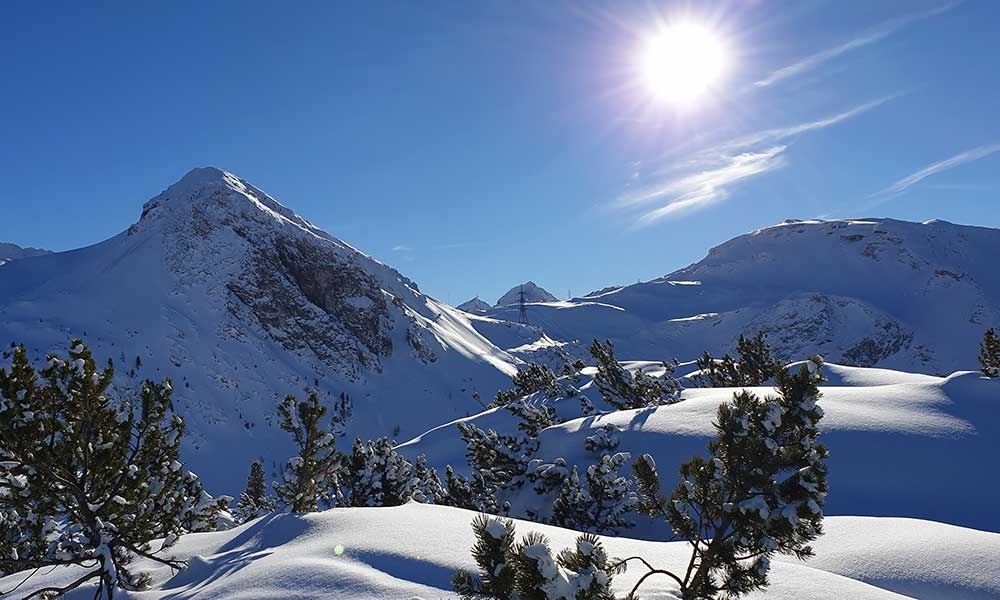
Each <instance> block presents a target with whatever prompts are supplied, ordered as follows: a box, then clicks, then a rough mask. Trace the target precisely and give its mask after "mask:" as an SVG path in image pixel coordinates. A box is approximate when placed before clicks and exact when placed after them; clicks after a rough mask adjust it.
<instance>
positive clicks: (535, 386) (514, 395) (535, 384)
mask: <svg viewBox="0 0 1000 600" xmlns="http://www.w3.org/2000/svg"><path fill="white" fill-rule="evenodd" d="M512 380H513V382H514V387H513V389H509V390H503V391H500V392H497V396H496V399H495V400H494V401H493V403H492V404H491V405H490V408H493V407H496V406H506V405H508V404H510V403H511V402H513V401H515V400H519V399H521V398H524V397H525V396H529V395H531V394H534V393H536V392H541V391H544V390H548V391H553V392H555V391H556V376H555V373H553V372H552V370H551V369H549V368H548V367H547V366H545V365H539V364H535V363H531V364H529V365H528V367H527V368H526V369H523V370H520V371H518V372H517V373H515V374H514V376H513V377H512Z"/></svg>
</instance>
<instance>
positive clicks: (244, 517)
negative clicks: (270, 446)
mask: <svg viewBox="0 0 1000 600" xmlns="http://www.w3.org/2000/svg"><path fill="white" fill-rule="evenodd" d="M273 511H274V498H272V497H271V496H269V495H268V494H267V479H266V477H265V475H264V465H263V463H261V462H260V461H259V460H255V461H253V462H252V463H250V474H249V475H248V476H247V487H246V489H245V490H243V493H242V494H240V499H239V501H238V502H237V503H236V510H235V511H234V514H233V516H234V517H236V522H237V523H246V522H247V521H250V520H253V519H256V518H257V517H260V516H263V515H266V514H267V513H270V512H273Z"/></svg>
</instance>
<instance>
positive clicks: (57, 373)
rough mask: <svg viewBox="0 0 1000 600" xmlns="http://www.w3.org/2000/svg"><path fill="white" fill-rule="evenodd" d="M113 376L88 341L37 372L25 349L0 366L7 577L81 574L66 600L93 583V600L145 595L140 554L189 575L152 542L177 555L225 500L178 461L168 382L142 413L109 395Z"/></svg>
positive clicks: (146, 392) (145, 392)
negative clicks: (178, 543)
mask: <svg viewBox="0 0 1000 600" xmlns="http://www.w3.org/2000/svg"><path fill="white" fill-rule="evenodd" d="M113 373H114V370H113V368H112V367H111V364H110V363H108V366H107V367H105V368H104V369H101V370H98V369H97V366H96V364H95V362H94V359H93V357H92V355H91V352H90V350H89V349H87V347H86V346H85V345H84V344H83V343H82V342H81V341H80V340H74V341H73V342H72V344H71V349H70V351H69V357H68V359H67V360H64V359H61V358H59V357H58V356H56V355H50V356H49V360H48V365H47V366H46V367H45V368H44V369H43V370H41V371H40V372H36V371H35V369H34V368H33V367H32V366H31V364H30V363H29V361H28V356H27V352H26V351H25V349H24V348H23V347H19V348H15V349H14V352H13V359H12V364H11V366H10V370H9V371H8V370H6V369H0V574H6V573H12V572H15V571H21V570H25V569H33V570H36V571H37V570H38V569H41V568H44V567H47V566H60V565H78V566H79V567H82V569H81V571H80V576H79V577H78V579H76V580H75V581H73V582H71V583H69V584H67V585H66V586H64V587H51V588H45V589H43V590H39V591H36V592H34V593H33V594H32V595H43V594H46V595H49V596H58V595H61V594H64V593H66V592H68V591H69V590H72V589H75V588H78V587H80V586H82V585H84V584H85V583H88V582H92V581H96V582H97V584H98V586H97V589H96V594H95V595H94V596H95V598H96V597H100V596H102V595H103V596H104V597H107V598H109V599H110V598H111V597H112V596H113V594H114V592H115V590H116V589H117V588H121V589H125V590H137V589H141V588H142V587H144V586H145V585H146V584H147V583H148V577H146V576H143V575H142V574H137V573H135V572H133V571H131V570H130V568H129V564H130V562H131V560H132V559H133V557H134V556H136V555H138V556H142V557H144V558H147V559H150V560H153V561H157V562H161V563H164V564H167V565H170V566H171V567H172V568H181V567H183V563H182V562H180V561H175V560H170V559H167V558H164V557H163V556H162V555H160V553H159V552H160V550H161V549H162V548H155V549H154V548H152V547H151V546H150V542H151V541H152V540H153V539H156V538H163V539H164V541H163V542H162V547H168V546H170V545H171V544H172V543H173V542H174V541H175V540H176V539H177V537H178V536H179V535H181V534H183V533H185V532H187V531H201V530H208V529H213V528H215V527H216V524H217V520H218V519H219V517H220V515H221V513H222V511H224V510H225V505H226V502H227V501H228V498H225V497H222V498H212V497H211V496H209V495H208V494H207V493H205V491H204V490H203V489H202V486H201V483H200V482H199V481H198V477H197V476H196V475H194V474H193V473H191V472H189V471H185V470H184V469H183V465H182V464H181V463H180V462H179V461H178V455H179V450H180V443H181V438H182V437H183V435H184V423H183V421H182V420H181V418H180V417H178V416H177V415H175V414H172V413H171V411H170V408H169V407H170V393H171V387H170V381H169V380H164V382H163V383H160V384H156V383H153V382H150V381H146V382H144V383H143V384H142V388H141V393H140V398H139V401H138V405H137V406H130V405H125V404H121V405H119V404H116V403H114V402H112V400H111V399H110V398H109V397H108V396H107V395H106V392H107V389H108V386H109V385H110V384H111V379H112V376H113Z"/></svg>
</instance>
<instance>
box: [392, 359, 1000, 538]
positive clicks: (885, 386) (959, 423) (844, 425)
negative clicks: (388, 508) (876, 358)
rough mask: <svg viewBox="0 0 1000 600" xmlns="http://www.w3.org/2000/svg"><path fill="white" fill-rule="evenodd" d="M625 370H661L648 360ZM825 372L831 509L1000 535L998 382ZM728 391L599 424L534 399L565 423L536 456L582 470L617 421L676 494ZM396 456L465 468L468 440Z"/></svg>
mask: <svg viewBox="0 0 1000 600" xmlns="http://www.w3.org/2000/svg"><path fill="white" fill-rule="evenodd" d="M629 366H630V368H637V367H643V368H646V369H647V370H648V371H649V373H650V374H651V375H654V376H655V375H657V374H658V373H657V372H656V370H655V368H651V367H654V365H652V364H651V363H630V364H629ZM825 370H826V371H827V372H829V373H830V374H831V377H832V378H833V379H836V381H835V382H834V383H835V385H824V386H822V387H821V391H822V394H823V395H822V397H821V398H820V401H819V404H820V406H821V407H822V408H823V410H824V411H825V413H826V415H825V416H824V418H823V420H822V421H821V422H820V430H821V433H822V435H821V438H820V441H821V442H822V443H823V444H824V445H826V446H827V447H828V448H829V449H830V458H829V459H828V464H829V467H830V474H829V478H830V495H829V497H828V499H827V505H826V512H827V514H841V515H845V514H846V515H876V516H879V515H893V516H906V517H917V518H922V519H930V520H934V521H942V522H947V523H953V524H956V525H962V526H968V527H975V528H977V529H984V530H988V531H1000V517H998V516H997V512H996V501H997V498H998V497H1000V481H998V480H997V478H996V477H993V476H992V475H989V474H987V471H989V469H990V467H989V466H988V465H989V461H990V460H991V459H989V458H987V457H994V456H997V455H1000V419H998V418H997V414H998V411H1000V380H995V379H994V380H991V379H986V378H983V377H981V376H980V375H979V373H977V372H963V373H955V374H953V375H950V376H948V377H943V378H942V377H929V376H924V375H914V374H910V373H900V372H892V371H888V370H882V369H859V368H854V367H841V366H838V365H827V366H826V367H825ZM593 371H594V369H592V368H588V369H585V370H584V373H585V375H584V376H583V377H582V378H581V383H580V384H579V385H578V387H579V388H580V391H581V393H582V394H584V395H586V396H587V397H588V398H590V399H591V401H592V402H594V403H595V405H597V406H599V407H603V402H602V401H601V399H600V395H599V394H598V393H597V390H596V389H595V386H594V385H593V382H592V381H591V380H590V376H592V374H593ZM660 371H661V372H662V369H660ZM852 380H853V381H855V382H861V383H854V384H852V383H851V381H852ZM734 391H736V390H735V389H733V388H694V389H686V390H684V392H683V395H682V397H683V399H684V400H683V401H682V402H679V403H677V404H673V405H669V406H661V407H656V408H649V409H640V410H629V411H619V412H611V413H608V414H605V415H602V416H597V417H583V416H581V411H580V405H579V402H578V401H577V400H576V399H575V398H564V397H563V398H554V399H545V398H538V397H534V398H533V400H534V401H544V402H547V403H549V405H550V406H553V407H554V408H555V409H556V412H557V413H558V414H559V415H560V417H562V418H565V419H569V420H568V421H567V422H565V423H562V424H560V425H556V426H553V427H549V428H547V429H545V430H543V431H542V432H541V434H540V436H539V440H540V443H541V447H540V449H539V451H538V453H537V454H536V455H535V456H534V458H538V459H540V460H542V461H543V462H546V463H550V462H552V461H553V460H555V459H556V458H564V459H565V460H566V462H567V464H568V465H574V464H576V465H580V466H581V467H585V466H586V465H589V464H592V463H593V462H594V460H595V457H594V456H593V455H592V454H591V453H589V452H587V451H586V450H585V448H584V442H585V440H586V438H587V437H588V436H592V435H594V434H595V433H596V432H597V431H598V430H599V429H601V428H602V427H604V426H606V425H613V426H615V427H617V428H618V429H620V432H619V433H618V439H619V446H618V448H617V450H618V451H625V452H629V453H631V454H632V456H633V457H638V456H640V455H642V454H645V453H648V454H650V455H652V456H653V458H654V459H655V461H656V464H657V465H658V467H659V469H658V470H659V473H660V476H661V478H662V480H663V485H664V488H665V489H666V490H671V489H673V487H674V486H675V485H676V482H677V467H678V466H679V465H680V463H681V462H682V461H684V460H687V459H688V458H690V457H691V456H693V455H695V454H698V455H702V456H704V455H706V454H707V448H706V447H707V442H708V440H709V439H710V438H711V437H712V436H714V434H715V430H714V427H713V425H712V423H713V421H714V420H715V416H716V411H717V409H718V406H719V404H720V403H723V402H727V401H729V400H731V399H732V396H733V393H734ZM753 391H754V392H755V393H757V394H758V395H761V396H763V395H767V394H773V393H774V392H773V390H772V389H771V388H767V387H761V388H753ZM536 396H540V394H536ZM462 420H463V421H470V422H473V423H475V424H476V425H477V426H479V427H481V428H483V429H494V430H496V431H498V432H501V433H508V434H514V433H517V421H516V419H515V418H514V417H513V416H512V415H511V414H510V413H509V412H508V411H506V410H503V409H498V410H497V409H495V410H489V411H485V412H482V413H480V414H478V415H475V416H473V417H469V418H467V419H462ZM400 450H401V451H403V452H405V453H407V454H410V455H416V454H418V453H424V454H426V455H427V457H428V460H429V463H430V464H431V465H434V466H437V467H440V468H443V467H444V465H446V464H451V465H453V466H455V467H456V470H457V471H460V472H467V466H466V464H465V445H464V443H463V441H462V439H461V437H460V436H459V432H458V428H457V427H456V426H455V423H449V424H446V425H441V426H438V427H436V428H434V429H432V430H430V431H428V432H426V433H424V434H423V435H421V436H418V437H417V438H415V439H413V440H410V441H409V442H406V443H405V444H402V445H401V446H400ZM984 461H985V462H984ZM984 470H985V471H984ZM539 498H540V497H538V496H535V495H534V494H532V493H528V492H525V493H524V494H523V495H521V496H519V497H518V500H517V501H516V502H515V510H517V509H518V508H531V509H533V510H535V511H538V512H540V513H541V514H543V515H544V514H547V512H546V511H547V510H549V509H550V508H551V507H548V508H546V507H545V506H540V505H538V506H536V505H533V504H531V503H532V502H539V501H542V500H539ZM518 504H520V505H521V506H518ZM631 535H635V536H637V537H644V535H650V536H654V537H655V536H658V535H659V532H656V531H649V532H646V534H644V533H643V532H641V531H638V530H633V533H631Z"/></svg>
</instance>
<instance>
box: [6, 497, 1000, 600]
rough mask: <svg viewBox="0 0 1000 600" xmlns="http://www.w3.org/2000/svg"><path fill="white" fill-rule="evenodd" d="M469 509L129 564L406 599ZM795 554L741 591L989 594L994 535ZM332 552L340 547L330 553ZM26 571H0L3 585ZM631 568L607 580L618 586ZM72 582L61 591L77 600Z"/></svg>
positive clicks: (435, 564)
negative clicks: (762, 583)
mask: <svg viewBox="0 0 1000 600" xmlns="http://www.w3.org/2000/svg"><path fill="white" fill-rule="evenodd" d="M473 517H474V513H471V512H468V511H464V510H460V509H455V508H448V507H441V506H427V505H420V504H415V503H412V504H408V505H406V506H401V507H395V508H345V509H334V510H329V511H326V512H322V513H313V514H309V515H304V516H298V515H291V514H276V515H272V516H268V517H263V518H261V519H259V520H256V521H252V522H250V523H248V524H246V525H244V526H242V527H240V528H237V529H234V530H231V531H226V532H218V533H207V534H191V535H187V536H185V537H183V538H181V540H180V541H179V542H178V544H177V545H176V546H174V547H173V548H171V549H170V550H168V551H166V553H167V554H168V555H174V556H177V557H178V558H186V559H188V560H189V566H188V568H187V569H185V570H183V571H180V572H178V573H176V574H171V573H170V570H169V569H168V568H166V567H160V566H154V565H153V564H152V563H150V562H148V561H146V562H137V563H136V567H137V568H141V569H143V570H148V571H150V572H151V573H152V574H153V576H154V577H153V580H154V583H153V587H152V589H150V590H149V591H145V592H140V593H134V594H130V597H134V598H139V599H147V600H161V599H162V600H167V599H170V600H182V599H195V598H198V599H203V600H216V599H218V600H223V599H226V600H230V599H244V598H246V599H249V598H254V599H272V598H273V599H275V600H292V599H299V598H302V599H307V598H308V599H313V598H338V599H340V600H373V599H384V600H394V599H398V600H404V599H405V600H412V599H418V598H422V599H427V600H431V599H435V600H436V599H439V598H456V597H457V596H456V595H455V594H454V593H453V592H452V591H451V585H450V578H451V576H452V574H453V573H454V571H455V570H457V569H466V570H473V569H475V563H474V562H473V561H472V559H471V556H470V553H469V549H470V548H471V546H472V543H473V534H472V528H471V526H470V522H471V521H472V518H473ZM516 527H517V531H518V534H519V535H523V534H524V533H527V532H528V531H531V530H536V531H540V532H542V533H544V534H545V535H547V536H548V537H549V538H550V540H551V543H552V546H553V548H563V547H567V546H570V545H571V544H572V543H573V541H574V540H575V539H576V536H577V533H576V532H574V531H570V530H565V529H559V528H556V527H548V526H543V525H536V524H532V523H528V522H521V521H518V522H516ZM826 530H827V533H826V535H825V536H824V537H823V538H821V539H820V542H819V543H818V544H817V554H818V555H817V557H816V558H815V559H813V560H810V561H808V562H807V563H800V562H797V561H794V560H791V559H790V560H782V561H775V563H774V565H773V568H772V571H771V581H772V585H771V587H770V589H768V590H767V591H766V592H765V593H759V594H754V595H751V596H750V598H767V599H768V600H802V599H804V598H808V599H810V600H846V599H851V600H890V599H898V598H906V597H911V598H921V599H925V600H938V599H940V600H945V599H947V600H973V599H975V600H985V599H987V598H997V597H1000V534H995V533H984V532H980V531H974V530H971V529H963V528H960V527H950V526H945V525H940V524H937V523H930V522H927V521H918V520H911V519H892V518H877V519H876V518H857V517H833V518H829V519H827V521H826ZM603 540H604V543H605V545H606V546H607V548H608V551H609V554H611V555H612V556H621V557H625V556H632V555H635V554H639V555H642V556H643V557H645V558H647V559H649V560H650V561H651V562H652V563H653V564H654V565H657V566H662V567H665V568H670V569H681V568H683V566H684V565H685V564H686V562H685V560H686V558H687V556H688V550H687V547H686V544H685V543H683V542H669V543H667V542H646V541H637V540H632V539H627V538H603ZM341 552H342V553H341ZM74 572H75V571H73V570H72V569H69V568H64V569H59V570H56V571H53V572H50V573H45V574H39V575H37V576H36V577H34V578H33V579H32V580H31V581H30V582H29V583H28V584H25V586H24V587H22V588H21V589H20V590H18V593H19V594H20V593H22V592H23V593H24V594H25V595H26V594H27V593H30V591H31V590H33V589H37V588H38V587H41V586H43V585H45V584H55V583H60V582H68V581H70V580H71V578H72V577H73V573H74ZM24 575H26V574H15V575H12V576H9V577H7V578H5V579H0V590H4V591H5V590H9V589H11V588H12V587H13V586H14V585H17V583H19V582H20V581H21V579H23V578H24ZM640 575H641V570H640V569H639V568H634V569H632V570H631V571H630V572H628V573H626V574H624V575H622V576H620V577H618V578H616V580H615V583H616V585H615V587H616V589H617V590H618V592H619V593H621V594H624V593H625V592H627V591H628V589H630V588H631V586H632V585H633V584H634V583H635V581H636V580H637V578H638V577H639V576H640ZM648 583H649V585H648V587H644V588H643V589H644V592H643V593H642V594H641V595H640V597H641V598H669V597H672V596H671V595H670V591H671V590H672V588H671V586H670V581H669V580H666V579H656V578H651V579H650V580H648ZM91 596H93V591H92V589H91V590H88V589H80V590H77V591H75V592H74V593H72V594H70V595H69V598H70V599H71V600H74V599H89V598H90V597H91Z"/></svg>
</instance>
